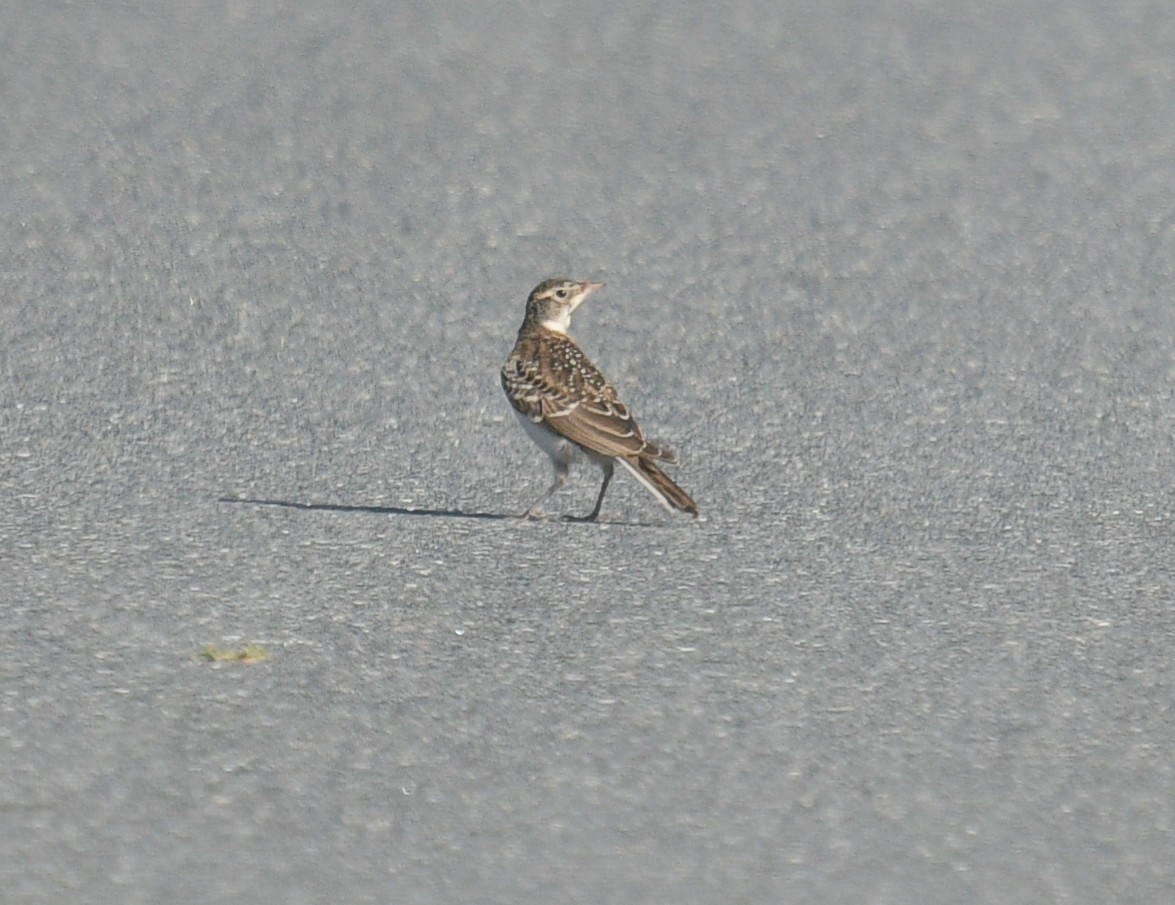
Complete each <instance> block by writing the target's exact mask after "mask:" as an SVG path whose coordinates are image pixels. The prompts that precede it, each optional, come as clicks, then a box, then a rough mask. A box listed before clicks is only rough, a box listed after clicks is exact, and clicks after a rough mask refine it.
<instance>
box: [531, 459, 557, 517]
mask: <svg viewBox="0 0 1175 905" xmlns="http://www.w3.org/2000/svg"><path fill="white" fill-rule="evenodd" d="M567 472H568V468H567V466H566V465H564V464H561V463H560V464H556V465H555V483H553V484H552V485H551V486H550V487H548V488H547V489H546V491H545V492H544V493H543V495H542V496H541V497H539V498H538V499H537V500H535V501H534V502H533V503H531V504H530V507H529V508H528V509H527V510H526V512H524V513H522V516H521V517H522V518H529V519H534V518H543V517H544V516H543V513H542V510H541V509H539V506H541V505H542V504H543V503H545V502H546V501H547V500H548V499H549V498H550V496H551V494H553V493H554V492H555V491H556V490H558V489H559V488H560V487H562V486H563V484H564V483H565V482H566V481H567Z"/></svg>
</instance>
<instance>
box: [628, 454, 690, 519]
mask: <svg viewBox="0 0 1175 905" xmlns="http://www.w3.org/2000/svg"><path fill="white" fill-rule="evenodd" d="M616 461H618V462H619V463H620V464H621V465H623V466H624V467H625V468H627V469H628V470H629V472H630V473H631V474H632V476H633V477H634V478H636V479H637V480H638V481H640V482H641V484H643V485H644V486H645V489H647V490H648V491H649V493H651V494H653V496H655V497H656V498H657V499H658V500H660V502H661V505H662V506H664V507H665V508H666V509H669V510H673V509H680V510H681V511H682V512H688V513H690V514H691V515H697V514H698V504H697V503H695V502H694V501H693V500H692V499H691V498H690V495H689V494H688V493H686V492H685V491H684V490H682V489H681V488H680V487H678V486H677V485H676V484H674V483H673V479H672V478H670V477H669V475H667V474H665V472H663V471H662V470H661V469H660V467H659V466H658V465H657V464H656V463H655V462H653V461H652V460H651V459H646V458H644V457H643V456H627V457H621V458H619V459H617V460H616Z"/></svg>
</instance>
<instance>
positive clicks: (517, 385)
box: [502, 277, 698, 521]
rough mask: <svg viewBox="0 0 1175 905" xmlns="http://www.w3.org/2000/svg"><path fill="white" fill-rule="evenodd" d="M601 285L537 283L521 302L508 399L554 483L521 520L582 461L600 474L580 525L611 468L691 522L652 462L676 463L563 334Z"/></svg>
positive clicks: (684, 502) (681, 494)
mask: <svg viewBox="0 0 1175 905" xmlns="http://www.w3.org/2000/svg"><path fill="white" fill-rule="evenodd" d="M603 285H604V284H603V283H581V282H577V281H576V280H568V279H564V278H562V277H557V278H555V279H550V280H544V281H543V282H541V283H539V284H538V285H537V286H536V287H535V288H534V291H532V292H531V294H530V298H528V299H527V300H526V317H525V318H524V319H523V321H522V326H521V327H520V328H519V330H518V341H517V342H516V343H515V344H514V351H513V352H511V353H510V357H509V358H508V359H506V364H504V365H503V366H502V389H504V390H505V391H506V398H508V399H509V400H510V404H511V405H512V406H513V407H514V413H515V414H516V415H517V416H518V420H519V421H520V422H521V423H522V426H523V427H524V428H526V432H527V433H528V434H529V435H530V438H531V439H532V440H534V442H535V443H537V444H538V446H539V447H540V448H541V449H542V450H543V451H544V452H545V453H546V454H547V455H548V456H550V457H551V462H552V463H553V464H554V466H555V483H554V484H552V485H551V486H550V487H549V488H548V489H547V491H546V493H544V494H543V495H542V496H541V497H539V499H538V500H536V501H535V502H534V504H533V505H532V506H531V507H530V508H529V509H527V510H526V512H525V513H524V514H523V516H524V517H525V518H538V517H540V515H541V513H540V511H539V508H538V507H539V506H540V505H541V504H542V503H544V502H545V501H546V500H547V498H548V497H550V496H551V494H553V493H554V492H555V491H556V490H558V489H559V488H560V487H562V486H563V483H564V482H565V481H566V480H567V474H568V472H569V471H570V469H571V463H572V462H573V461H575V460H576V459H578V458H581V457H584V458H587V459H588V460H589V461H591V462H594V463H595V464H596V465H598V466H599V467H600V468H601V469H603V471H604V483H603V484H602V485H601V486H600V495H599V496H598V497H596V505H595V508H594V509H592V511H591V514H590V515H588V516H587V517H586V518H585V519H583V521H593V520H594V519H595V518H596V517H597V516H599V514H600V506H601V505H603V502H604V494H605V493H606V492H607V490H608V482H609V481H611V480H612V470H613V468H614V466H615V464H616V463H617V462H619V463H620V464H621V465H623V466H624V467H625V468H626V469H628V471H629V473H630V474H632V476H633V477H634V478H636V479H637V480H638V481H640V483H641V484H642V485H643V486H644V487H645V488H646V489H647V490H648V491H649V492H650V493H652V494H653V496H655V497H656V498H657V499H658V500H659V501H660V503H661V505H662V506H664V507H665V508H666V509H669V510H670V511H672V510H673V509H680V510H682V511H683V512H689V513H691V514H693V515H695V516H696V515H697V514H698V506H697V504H696V503H695V502H694V501H693V500H692V499H690V496H689V494H687V493H686V492H685V491H684V490H682V489H681V488H680V487H678V486H677V485H676V484H674V483H673V481H672V480H670V478H669V476H668V475H667V474H665V472H664V471H662V470H661V467H660V465H659V464H658V463H660V462H664V463H667V464H670V465H674V464H676V463H677V458H676V457H675V456H674V455H673V453H672V452H670V451H669V450H668V449H665V448H664V447H661V446H657V445H655V444H653V443H650V442H649V441H648V440H646V439H645V436H644V434H643V433H642V432H641V429H640V428H639V427H638V426H637V423H636V420H635V419H634V418H633V417H632V415H631V414H630V413H629V411H628V406H626V405H625V404H624V403H623V402H621V401H620V398H619V397H618V396H617V395H616V390H614V389H613V388H612V385H611V384H609V383H608V381H607V380H606V379H605V378H604V375H603V374H601V373H600V372H599V370H597V368H596V366H595V365H593V364H592V363H591V362H590V361H589V360H588V357H587V356H586V355H584V354H583V352H582V351H581V350H580V348H579V346H577V345H576V344H575V342H574V340H572V339H571V337H569V336H568V335H567V328H568V327H569V326H570V325H571V312H573V311H574V310H575V309H576V308H578V307H579V306H580V304H582V303H583V300H584V299H586V298H587V297H588V296H589V295H591V294H592V293H593V292H595V291H596V290H597V289H599V288H600V287H601V286H603Z"/></svg>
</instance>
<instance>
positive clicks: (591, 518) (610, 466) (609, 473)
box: [575, 459, 616, 522]
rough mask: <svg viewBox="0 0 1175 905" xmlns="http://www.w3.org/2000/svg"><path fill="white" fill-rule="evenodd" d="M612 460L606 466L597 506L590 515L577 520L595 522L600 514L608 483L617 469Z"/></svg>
mask: <svg viewBox="0 0 1175 905" xmlns="http://www.w3.org/2000/svg"><path fill="white" fill-rule="evenodd" d="M615 467H616V466H615V465H613V464H612V460H611V459H609V460H608V464H607V465H605V466H604V483H603V484H601V485H600V495H599V496H598V497H596V508H595V509H593V510H592V511H591V513H590V514H589V515H586V516H584V517H583V518H578V519H575V521H577V522H594V521H595V520H596V519H597V518H598V517H599V515H600V507H601V506H603V505H604V494H605V493H607V492H608V483H609V482H610V481H611V480H612V471H613V469H615Z"/></svg>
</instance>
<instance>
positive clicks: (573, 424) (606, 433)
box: [502, 337, 674, 463]
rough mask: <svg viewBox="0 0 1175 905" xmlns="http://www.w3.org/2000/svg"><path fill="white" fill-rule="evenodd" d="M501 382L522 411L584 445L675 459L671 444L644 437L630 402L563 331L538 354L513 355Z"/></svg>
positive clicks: (603, 452)
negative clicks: (628, 402) (619, 395)
mask: <svg viewBox="0 0 1175 905" xmlns="http://www.w3.org/2000/svg"><path fill="white" fill-rule="evenodd" d="M555 375H558V378H559V379H558V380H556V379H555ZM502 385H503V387H504V388H505V390H506V395H507V396H508V397H510V402H511V404H512V405H513V406H514V407H515V408H516V409H517V410H518V411H519V412H521V413H522V414H524V415H526V416H527V417H528V418H530V419H531V420H532V421H535V422H539V421H541V422H542V423H544V424H546V425H547V426H548V427H550V428H551V429H552V430H554V431H556V432H557V433H559V434H561V435H562V436H564V437H566V438H567V439H568V440H570V441H572V442H573V443H576V444H578V445H579V446H582V447H584V448H585V449H588V450H591V451H592V452H595V453H599V454H600V455H605V456H641V457H646V458H654V459H659V460H662V461H665V462H670V463H672V462H673V461H674V458H673V453H671V452H670V451H669V450H667V449H662V448H661V447H659V446H655V445H653V444H651V443H649V442H648V441H647V440H645V437H644V434H643V433H642V431H641V429H640V427H639V425H637V423H636V419H634V418H633V416H632V413H631V412H630V411H629V410H628V406H626V405H625V404H624V403H623V402H621V401H620V399H619V397H618V396H617V395H616V391H615V390H614V389H613V388H612V387H611V385H610V384H609V383H608V381H607V380H605V379H604V375H603V374H601V373H600V371H599V370H598V369H597V368H596V366H595V365H593V364H592V363H591V361H589V360H588V358H587V356H586V355H584V354H583V352H581V351H580V349H579V347H578V346H576V345H575V344H574V343H572V342H571V341H570V340H566V339H564V338H562V337H559V338H558V339H557V340H554V341H550V340H549V341H548V342H546V343H544V344H543V348H542V350H541V351H540V352H539V354H523V355H514V356H512V357H511V359H510V361H508V362H507V363H506V366H505V367H504V368H503V369H502Z"/></svg>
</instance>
